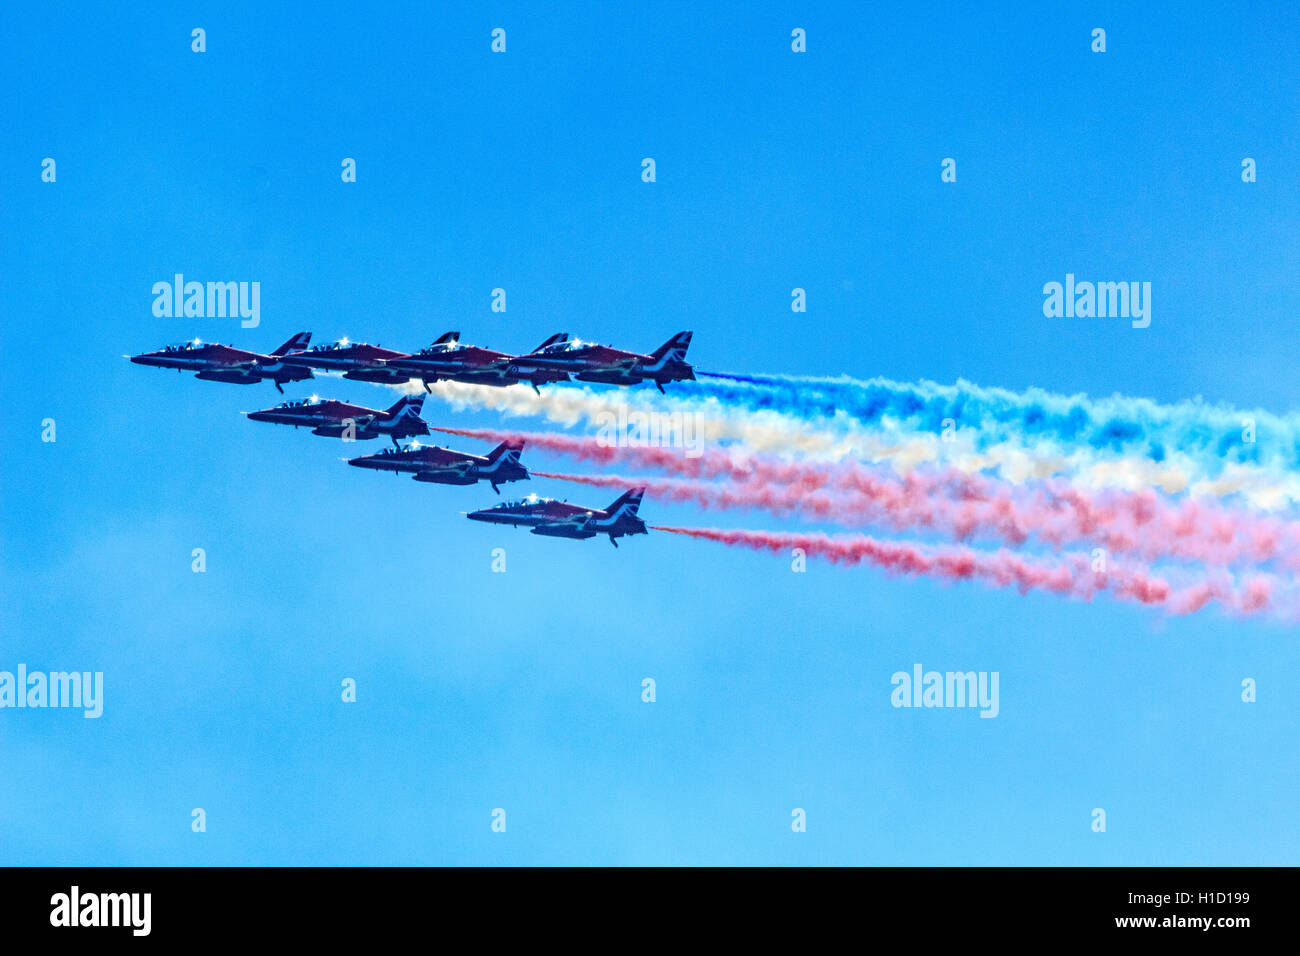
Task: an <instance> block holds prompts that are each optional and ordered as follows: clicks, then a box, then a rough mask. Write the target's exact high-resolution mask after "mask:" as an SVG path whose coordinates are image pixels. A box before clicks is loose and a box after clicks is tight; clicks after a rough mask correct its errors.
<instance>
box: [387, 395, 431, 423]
mask: <svg viewBox="0 0 1300 956" xmlns="http://www.w3.org/2000/svg"><path fill="white" fill-rule="evenodd" d="M423 408H424V396H423V395H403V396H402V397H401V398H399V399H398V400H397V402H396V404H394V405H393V407H392V408H390V409H388V411H386V412H384V417H385V418H387V419H394V418H401V417H402V416H403V415H406V416H409V417H411V418H419V417H420V410H421V409H423Z"/></svg>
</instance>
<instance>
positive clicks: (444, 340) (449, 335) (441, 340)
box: [433, 332, 460, 345]
mask: <svg viewBox="0 0 1300 956" xmlns="http://www.w3.org/2000/svg"><path fill="white" fill-rule="evenodd" d="M459 341H460V333H459V332H444V333H442V335H440V336H438V338H436V339H434V342H433V344H434V345H455V344H456V343H457V342H459Z"/></svg>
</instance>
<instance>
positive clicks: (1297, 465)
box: [695, 372, 1300, 471]
mask: <svg viewBox="0 0 1300 956" xmlns="http://www.w3.org/2000/svg"><path fill="white" fill-rule="evenodd" d="M699 375H700V376H701V377H702V378H705V379H712V380H713V381H708V382H704V383H700V384H698V385H696V386H695V387H696V388H698V389H700V390H701V391H702V392H704V393H706V394H712V395H714V396H716V397H718V398H719V399H720V400H721V401H723V402H724V403H726V404H733V405H734V404H741V405H746V406H748V407H752V408H760V409H770V408H776V409H781V410H784V411H791V412H794V413H796V414H798V415H801V416H805V417H818V416H825V415H828V414H831V415H833V414H846V415H849V416H851V417H853V418H854V419H856V420H858V421H860V422H863V423H864V424H870V423H873V422H878V421H883V420H887V419H892V420H894V421H911V422H913V423H915V425H916V427H917V428H918V430H920V431H926V432H938V431H940V430H941V429H942V428H943V423H944V421H945V420H948V419H951V420H952V421H953V422H954V423H958V424H961V425H965V426H968V427H973V428H976V429H979V430H980V431H982V432H983V433H984V434H985V435H987V436H988V437H989V438H990V439H991V440H993V441H1003V440H1008V439H1015V440H1022V439H1025V438H1027V437H1042V438H1046V439H1048V440H1051V441H1054V442H1058V443H1065V444H1073V445H1080V446H1086V447H1091V448H1094V449H1096V450H1098V451H1109V452H1115V453H1119V454H1123V453H1133V454H1138V455H1150V454H1152V453H1154V454H1156V455H1157V456H1159V457H1163V456H1164V455H1165V454H1167V453H1168V452H1169V451H1173V450H1177V451H1181V452H1184V453H1186V454H1188V455H1190V456H1192V457H1195V458H1197V459H1199V460H1200V461H1201V462H1202V463H1203V464H1204V465H1206V467H1207V468H1209V469H1211V470H1212V471H1217V469H1218V468H1219V467H1220V466H1221V465H1222V464H1224V463H1233V462H1235V463H1237V464H1250V465H1261V464H1262V465H1268V466H1273V467H1276V468H1278V469H1279V470H1281V471H1295V470H1297V469H1300V415H1295V414H1292V415H1275V414H1272V413H1270V412H1266V411H1263V410H1259V409H1256V410H1252V411H1245V410H1238V409H1234V408H1229V407H1227V406H1219V405H1210V404H1207V403H1205V402H1202V401H1200V400H1197V401H1189V402H1178V403H1176V404H1170V405H1163V404H1160V403H1158V402H1154V401H1151V400H1149V399H1143V398H1130V397H1126V396H1121V395H1115V396H1112V397H1111V398H1104V399H1089V398H1087V397H1085V396H1083V395H1059V394H1053V393H1051V392H1047V391H1044V390H1042V389H1038V388H1030V389H1026V390H1025V391H1024V392H1013V391H1011V390H1009V389H1002V388H982V387H980V386H978V385H973V384H971V383H970V382H966V381H962V380H959V381H958V382H957V383H956V384H955V385H939V384H937V383H935V382H926V381H922V382H916V383H909V382H894V381H890V380H889V379H884V378H873V379H868V380H865V381H862V380H858V379H852V378H848V377H847V376H842V377H840V378H814V377H800V376H784V375H731V374H724V373H716V372H700V373H699Z"/></svg>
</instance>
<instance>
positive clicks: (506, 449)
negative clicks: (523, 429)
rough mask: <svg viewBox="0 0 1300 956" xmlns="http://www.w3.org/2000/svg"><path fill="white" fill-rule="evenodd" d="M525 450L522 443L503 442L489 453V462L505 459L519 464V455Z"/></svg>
mask: <svg viewBox="0 0 1300 956" xmlns="http://www.w3.org/2000/svg"><path fill="white" fill-rule="evenodd" d="M523 450H524V443H523V442H521V441H503V442H502V443H501V444H499V445H497V447H496V448H493V449H492V450H491V451H490V452H488V456H487V459H488V461H496V460H497V459H498V458H501V457H503V456H504V457H505V458H506V460H508V461H513V462H515V463H518V461H519V453H520V452H522V451H523Z"/></svg>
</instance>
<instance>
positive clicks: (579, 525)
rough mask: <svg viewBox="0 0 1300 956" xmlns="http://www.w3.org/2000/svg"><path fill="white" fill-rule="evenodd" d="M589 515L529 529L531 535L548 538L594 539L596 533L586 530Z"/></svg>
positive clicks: (576, 516)
mask: <svg viewBox="0 0 1300 956" xmlns="http://www.w3.org/2000/svg"><path fill="white" fill-rule="evenodd" d="M589 517H590V515H575V516H574V517H572V518H567V519H565V520H564V521H548V522H547V523H546V524H539V525H536V526H535V527H533V528H532V529H531V531H532V532H533V534H541V535H546V536H547V537H550V538H594V537H595V536H596V532H594V531H588V530H587V519H588V518H589Z"/></svg>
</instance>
